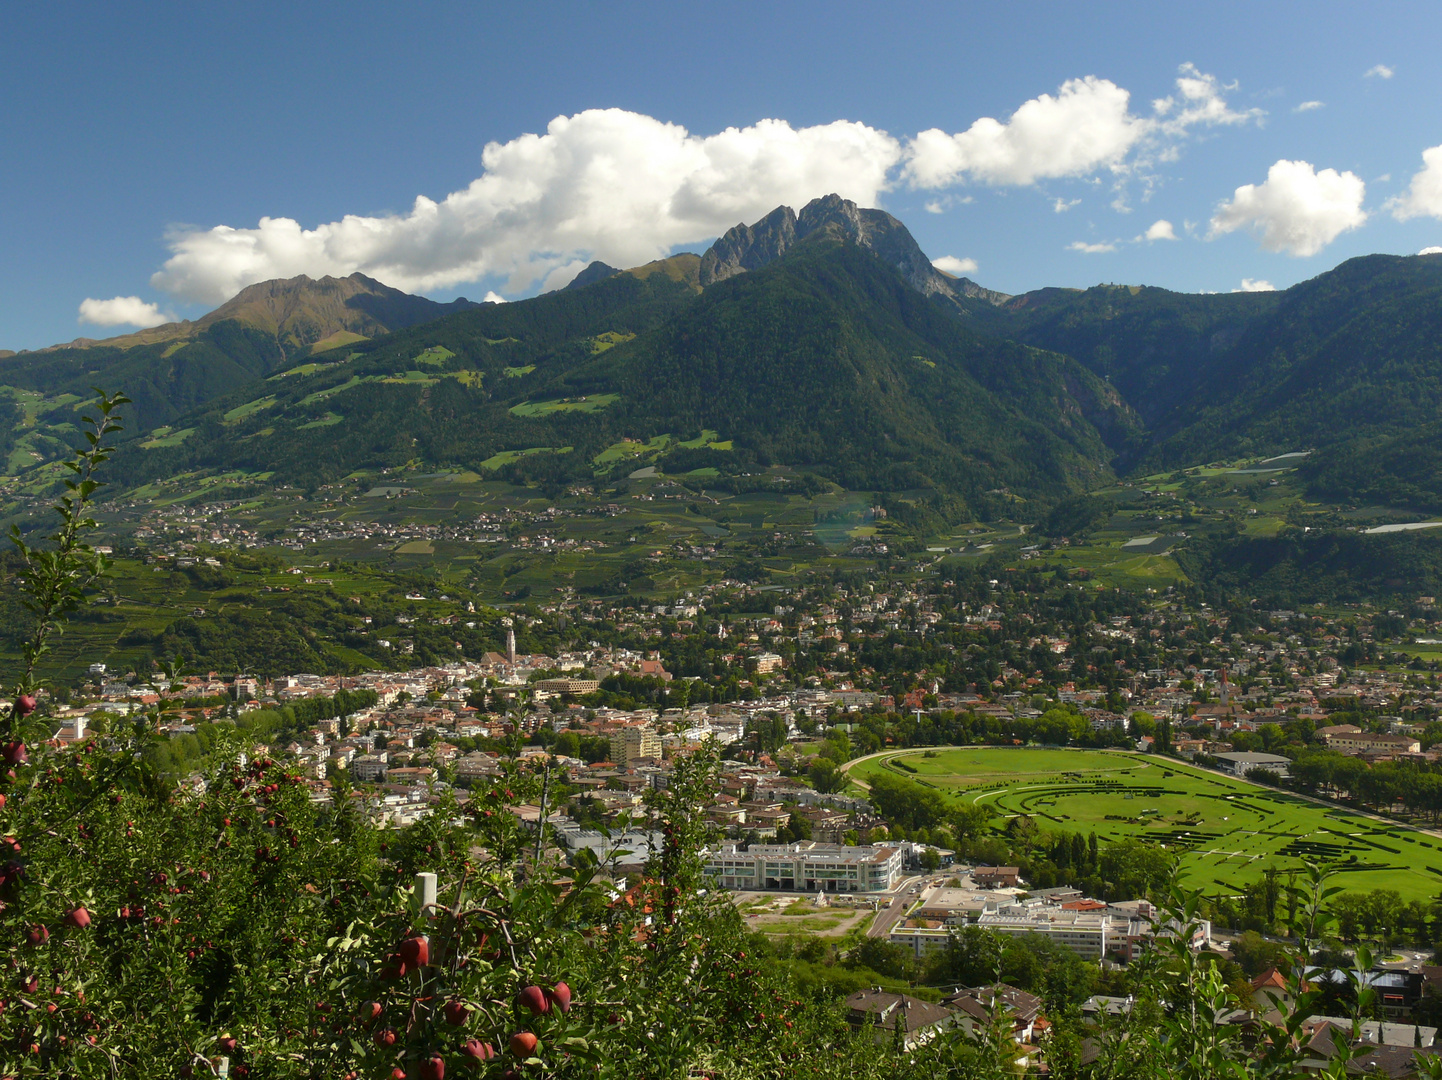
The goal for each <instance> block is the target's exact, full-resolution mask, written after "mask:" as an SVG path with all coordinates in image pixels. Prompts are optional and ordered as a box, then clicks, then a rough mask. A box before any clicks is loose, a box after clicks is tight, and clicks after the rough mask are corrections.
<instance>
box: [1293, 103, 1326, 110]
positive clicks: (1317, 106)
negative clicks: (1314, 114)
mask: <svg viewBox="0 0 1442 1080" xmlns="http://www.w3.org/2000/svg"><path fill="white" fill-rule="evenodd" d="M1326 104H1327V103H1326V102H1325V101H1304V102H1302V104H1300V105H1298V106H1297V107H1296V108H1295V109H1293V110H1292V111H1293V112H1311V111H1312V110H1313V109H1320V108H1322V107H1323V106H1325V105H1326Z"/></svg>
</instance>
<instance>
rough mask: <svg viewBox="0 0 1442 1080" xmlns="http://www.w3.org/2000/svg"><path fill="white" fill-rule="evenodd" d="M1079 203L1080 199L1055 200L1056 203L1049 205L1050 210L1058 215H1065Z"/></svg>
mask: <svg viewBox="0 0 1442 1080" xmlns="http://www.w3.org/2000/svg"><path fill="white" fill-rule="evenodd" d="M1079 202H1081V200H1080V199H1057V200H1056V202H1054V203H1052V204H1051V208H1052V209H1053V210H1054V211H1056V212H1057V213H1058V214H1065V213H1066V212H1067V211H1068V210H1070V209H1071V208H1072V207H1073V206H1076V205H1077V204H1078V203H1079Z"/></svg>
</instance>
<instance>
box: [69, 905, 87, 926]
mask: <svg viewBox="0 0 1442 1080" xmlns="http://www.w3.org/2000/svg"><path fill="white" fill-rule="evenodd" d="M65 921H66V922H68V923H69V924H70V925H71V926H73V927H75V929H77V930H84V929H85V928H86V927H87V926H89V925H90V912H88V911H86V910H85V908H84V907H83V906H82V907H78V908H76V909H75V910H74V911H72V912H70V913H69V914H68V915H66V916H65Z"/></svg>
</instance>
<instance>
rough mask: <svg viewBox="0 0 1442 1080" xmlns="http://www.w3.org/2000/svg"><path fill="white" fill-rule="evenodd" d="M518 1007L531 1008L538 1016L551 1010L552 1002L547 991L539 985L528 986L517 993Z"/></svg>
mask: <svg viewBox="0 0 1442 1080" xmlns="http://www.w3.org/2000/svg"><path fill="white" fill-rule="evenodd" d="M516 1008H518V1009H530V1010H531V1012H533V1013H535V1014H536V1015H537V1016H541V1015H543V1014H545V1013H548V1012H550V1011H551V1003H550V1002H549V1001H547V1000H546V992H545V991H544V990H542V989H541V988H540V987H539V986H528V987H526V988H525V989H524V990H522V991H521V992H520V993H519V994H517V995H516Z"/></svg>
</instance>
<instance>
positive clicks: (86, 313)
mask: <svg viewBox="0 0 1442 1080" xmlns="http://www.w3.org/2000/svg"><path fill="white" fill-rule="evenodd" d="M75 321H76V322H80V323H90V324H92V325H94V326H138V327H141V328H142V329H144V328H145V327H148V326H159V325H161V324H162V323H168V322H175V316H174V315H171V314H170V313H169V312H163V311H161V310H160V305H158V304H149V303H146V302H145V301H144V300H142V299H140V297H138V296H112V297H111V298H110V299H109V300H93V299H90V298H89V297H87V298H86V299H84V300H82V301H80V317H79V318H78V319H76V320H75Z"/></svg>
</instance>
